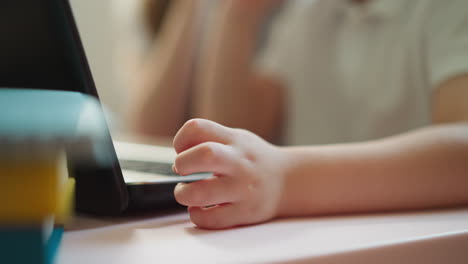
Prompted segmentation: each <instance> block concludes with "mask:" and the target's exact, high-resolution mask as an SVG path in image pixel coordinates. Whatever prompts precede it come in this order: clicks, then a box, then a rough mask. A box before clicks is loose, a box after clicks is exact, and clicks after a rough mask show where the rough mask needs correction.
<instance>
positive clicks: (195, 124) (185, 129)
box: [173, 118, 232, 153]
mask: <svg viewBox="0 0 468 264" xmlns="http://www.w3.org/2000/svg"><path fill="white" fill-rule="evenodd" d="M231 138H232V129H230V128H228V127H225V126H222V125H220V124H218V123H215V122H213V121H209V120H206V119H199V118H198V119H191V120H189V121H187V122H186V123H185V124H184V125H183V126H182V128H181V129H180V130H179V131H178V132H177V134H176V135H175V137H174V142H173V145H174V149H175V151H176V152H177V153H180V152H182V151H184V150H186V149H188V148H191V147H193V146H196V145H198V144H200V143H203V142H207V141H213V142H218V143H222V144H229V143H230V141H231Z"/></svg>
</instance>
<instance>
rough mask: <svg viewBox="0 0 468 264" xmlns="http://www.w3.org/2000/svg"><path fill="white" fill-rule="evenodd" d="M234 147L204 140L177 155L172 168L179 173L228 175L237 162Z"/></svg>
mask: <svg viewBox="0 0 468 264" xmlns="http://www.w3.org/2000/svg"><path fill="white" fill-rule="evenodd" d="M238 160H239V158H238V157H237V155H236V152H235V150H234V149H232V148H231V147H230V146H226V145H223V144H220V143H215V142H205V143H202V144H199V145H197V146H195V147H193V148H190V149H188V150H186V151H184V152H182V153H180V154H179V155H177V157H176V159H175V162H174V169H175V171H177V173H178V174H180V175H189V174H193V173H199V172H212V173H215V174H218V175H228V174H230V173H231V172H232V170H233V168H234V167H235V166H236V164H237V163H238V162H239V161H238Z"/></svg>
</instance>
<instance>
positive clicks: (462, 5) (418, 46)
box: [257, 0, 468, 145]
mask: <svg viewBox="0 0 468 264" xmlns="http://www.w3.org/2000/svg"><path fill="white" fill-rule="evenodd" d="M288 2H289V7H288V9H287V11H285V12H284V14H283V15H282V17H281V18H280V19H279V20H278V21H277V23H276V26H275V27H274V28H273V31H272V35H271V38H270V41H269V45H268V46H267V48H266V49H265V50H264V53H263V54H262V56H260V58H259V60H258V61H257V63H258V66H259V67H260V68H261V70H263V71H266V72H268V73H270V74H273V75H274V76H275V77H277V78H278V79H279V80H281V81H282V82H283V83H284V84H285V86H286V88H287V106H288V107H287V113H286V124H285V137H286V138H285V143H287V144H291V145H296V144H329V143H338V142H351V141H363V140H370V139H375V138H381V137H385V136H389V135H392V134H396V133H401V132H404V131H408V130H411V129H414V128H417V127H421V126H425V125H428V124H430V122H431V96H432V92H433V91H434V88H436V87H437V86H438V85H439V84H440V83H441V82H443V81H444V80H447V79H448V78H450V77H454V76H455V75H458V74H461V73H467V72H468V1H466V0H446V1H441V0H411V1H408V0H371V1H369V2H368V3H366V4H353V3H351V1H347V0H315V1H313V0H294V1H288ZM467 100H468V98H467Z"/></svg>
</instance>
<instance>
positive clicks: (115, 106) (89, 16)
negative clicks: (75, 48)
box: [70, 0, 128, 132]
mask: <svg viewBox="0 0 468 264" xmlns="http://www.w3.org/2000/svg"><path fill="white" fill-rule="evenodd" d="M70 2H71V5H72V9H73V12H74V15H75V19H76V21H77V24H78V28H79V31H80V35H81V39H82V42H83V45H84V48H85V51H86V55H87V58H88V62H89V64H90V67H91V71H92V73H93V77H94V82H95V83H96V87H97V89H98V92H99V96H100V97H101V100H102V101H103V102H104V104H105V106H106V108H107V110H108V118H109V119H110V120H112V121H111V122H112V124H111V128H112V130H113V132H120V130H121V128H122V126H121V124H120V122H119V121H118V118H117V117H119V116H120V115H121V114H123V111H124V110H123V109H124V106H123V104H125V100H123V98H124V94H125V89H124V85H123V84H122V81H121V80H119V78H118V74H117V68H116V63H117V62H118V60H117V58H116V54H117V45H116V44H117V39H118V34H116V32H117V31H116V28H115V25H114V22H115V17H116V12H117V10H119V8H117V5H120V4H121V3H123V4H125V2H128V1H126V0H100V1H94V0H71V1H70Z"/></svg>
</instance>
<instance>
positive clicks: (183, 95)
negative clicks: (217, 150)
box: [128, 0, 199, 137]
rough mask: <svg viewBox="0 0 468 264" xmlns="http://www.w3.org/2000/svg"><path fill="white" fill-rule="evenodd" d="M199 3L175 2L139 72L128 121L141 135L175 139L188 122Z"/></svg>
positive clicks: (132, 92)
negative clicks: (181, 127)
mask: <svg viewBox="0 0 468 264" xmlns="http://www.w3.org/2000/svg"><path fill="white" fill-rule="evenodd" d="M198 2H199V1H185V0H184V1H173V3H174V4H173V5H172V6H171V7H170V9H169V13H168V15H167V17H166V19H165V22H164V24H163V27H162V29H161V32H160V33H159V36H158V37H157V39H156V40H155V41H154V43H153V46H152V47H151V49H150V52H149V53H148V54H147V56H146V57H144V58H143V59H144V61H143V63H142V66H141V67H139V68H137V69H136V71H137V72H136V79H135V81H134V86H135V87H132V89H134V91H130V94H131V95H133V97H132V98H130V100H131V103H130V109H129V116H128V119H129V123H130V127H131V128H132V130H134V131H136V132H138V133H141V134H146V135H151V136H162V137H165V136H168V137H172V136H174V135H175V133H176V131H177V130H178V129H179V128H180V126H181V125H182V124H183V122H184V121H185V120H186V119H187V113H188V106H187V96H188V94H189V89H190V86H191V81H192V80H191V74H192V73H191V71H192V67H193V61H194V54H195V51H196V48H197V44H196V43H197V40H196V36H197V32H196V28H197V25H196V23H195V22H194V21H197V19H196V13H197V12H196V7H197V4H198Z"/></svg>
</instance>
